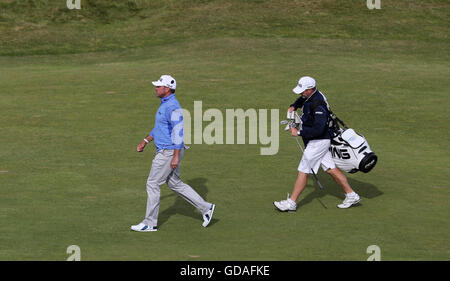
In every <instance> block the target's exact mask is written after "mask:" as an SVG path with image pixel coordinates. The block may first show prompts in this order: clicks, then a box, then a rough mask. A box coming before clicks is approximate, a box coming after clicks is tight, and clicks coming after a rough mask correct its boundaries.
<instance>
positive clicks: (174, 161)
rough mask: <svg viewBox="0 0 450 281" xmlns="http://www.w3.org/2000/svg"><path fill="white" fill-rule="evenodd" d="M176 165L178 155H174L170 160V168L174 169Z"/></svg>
mask: <svg viewBox="0 0 450 281" xmlns="http://www.w3.org/2000/svg"><path fill="white" fill-rule="evenodd" d="M177 166H178V155H174V156H173V157H172V161H170V168H172V169H175V168H176V167H177Z"/></svg>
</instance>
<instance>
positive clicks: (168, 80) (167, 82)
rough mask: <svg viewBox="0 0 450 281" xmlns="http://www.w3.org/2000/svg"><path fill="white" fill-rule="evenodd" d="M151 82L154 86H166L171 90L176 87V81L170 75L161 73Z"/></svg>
mask: <svg viewBox="0 0 450 281" xmlns="http://www.w3.org/2000/svg"><path fill="white" fill-rule="evenodd" d="M152 84H153V85H155V86H164V87H168V88H170V89H172V90H175V89H176V88H177V81H175V79H174V78H173V77H172V76H170V75H161V77H160V78H159V79H158V81H153V82H152Z"/></svg>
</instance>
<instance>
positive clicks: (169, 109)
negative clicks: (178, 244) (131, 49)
mask: <svg viewBox="0 0 450 281" xmlns="http://www.w3.org/2000/svg"><path fill="white" fill-rule="evenodd" d="M152 84H153V85H154V86H155V91H156V96H157V97H158V98H160V99H161V105H160V106H159V108H158V111H157V112H156V116H155V126H154V128H153V130H152V131H151V132H150V134H149V135H148V136H147V137H146V138H144V140H143V141H142V142H141V143H140V144H139V145H138V146H137V151H138V152H142V151H144V148H145V146H146V145H147V144H148V143H149V142H151V141H154V143H155V146H156V155H155V158H154V159H153V162H152V168H151V170H150V174H149V176H148V179H147V195H148V197H147V209H146V213H145V217H144V220H143V221H142V222H141V223H139V224H137V225H132V226H131V230H134V231H139V232H150V231H157V230H158V213H159V201H160V200H159V199H160V185H161V184H163V183H167V185H168V186H169V188H170V189H172V190H173V191H174V192H175V193H177V194H178V195H180V196H181V197H182V198H184V199H185V200H186V201H188V202H189V203H191V204H192V205H193V206H194V207H195V208H197V210H199V211H200V213H201V214H202V216H203V224H202V226H203V227H206V226H208V224H209V223H210V222H211V219H212V216H213V213H214V209H215V205H214V204H212V203H208V202H206V201H205V200H204V199H203V198H202V197H201V196H200V195H199V194H198V193H197V192H196V191H195V190H194V189H193V188H192V187H190V186H189V185H187V184H185V183H183V182H182V181H181V179H180V162H181V159H182V158H183V155H184V142H183V111H182V109H181V106H180V103H179V102H178V100H177V99H176V97H175V89H176V87H177V82H176V81H175V79H174V78H173V77H172V76H170V75H162V76H161V77H160V78H159V80H158V81H154V82H152Z"/></svg>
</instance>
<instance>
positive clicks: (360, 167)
mask: <svg viewBox="0 0 450 281" xmlns="http://www.w3.org/2000/svg"><path fill="white" fill-rule="evenodd" d="M329 149H330V152H331V156H332V158H333V160H334V163H335V164H336V166H337V167H338V168H339V169H341V170H343V171H345V172H348V173H356V172H358V171H361V172H363V173H368V172H369V171H370V170H372V169H373V167H375V164H376V163H377V160H378V157H377V156H376V155H375V153H374V152H373V151H372V150H371V149H370V146H369V143H367V140H366V139H365V138H364V137H363V136H361V135H360V134H358V133H356V132H355V131H354V130H353V129H351V128H348V129H345V130H344V129H340V131H339V133H338V134H337V135H336V136H335V137H334V138H332V140H331V146H330V148H329Z"/></svg>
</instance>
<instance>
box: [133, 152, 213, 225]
mask: <svg viewBox="0 0 450 281" xmlns="http://www.w3.org/2000/svg"><path fill="white" fill-rule="evenodd" d="M173 153H174V151H173V150H170V149H162V150H160V151H158V152H157V153H156V156H155V158H154V159H153V162H152V168H151V170H150V174H149V176H148V179H147V195H148V197H147V210H146V212H145V218H144V220H143V221H142V223H144V224H146V225H149V226H157V225H158V213H159V198H160V185H162V184H164V183H167V185H168V186H169V188H170V189H172V190H173V191H174V192H175V193H177V194H178V195H180V196H181V197H182V198H184V199H185V200H186V201H188V202H189V203H191V204H192V205H193V206H194V207H195V208H197V210H199V211H200V213H201V214H204V213H206V212H207V211H208V210H209V208H210V207H211V203H208V202H206V201H205V200H204V199H203V198H202V197H201V196H200V195H199V194H198V193H197V192H196V191H195V190H194V189H192V187H190V186H189V185H187V184H185V183H183V182H182V181H181V179H180V162H181V159H182V158H183V156H184V149H181V150H180V154H179V162H178V166H177V168H175V169H172V168H171V167H170V162H171V161H172V157H173Z"/></svg>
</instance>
